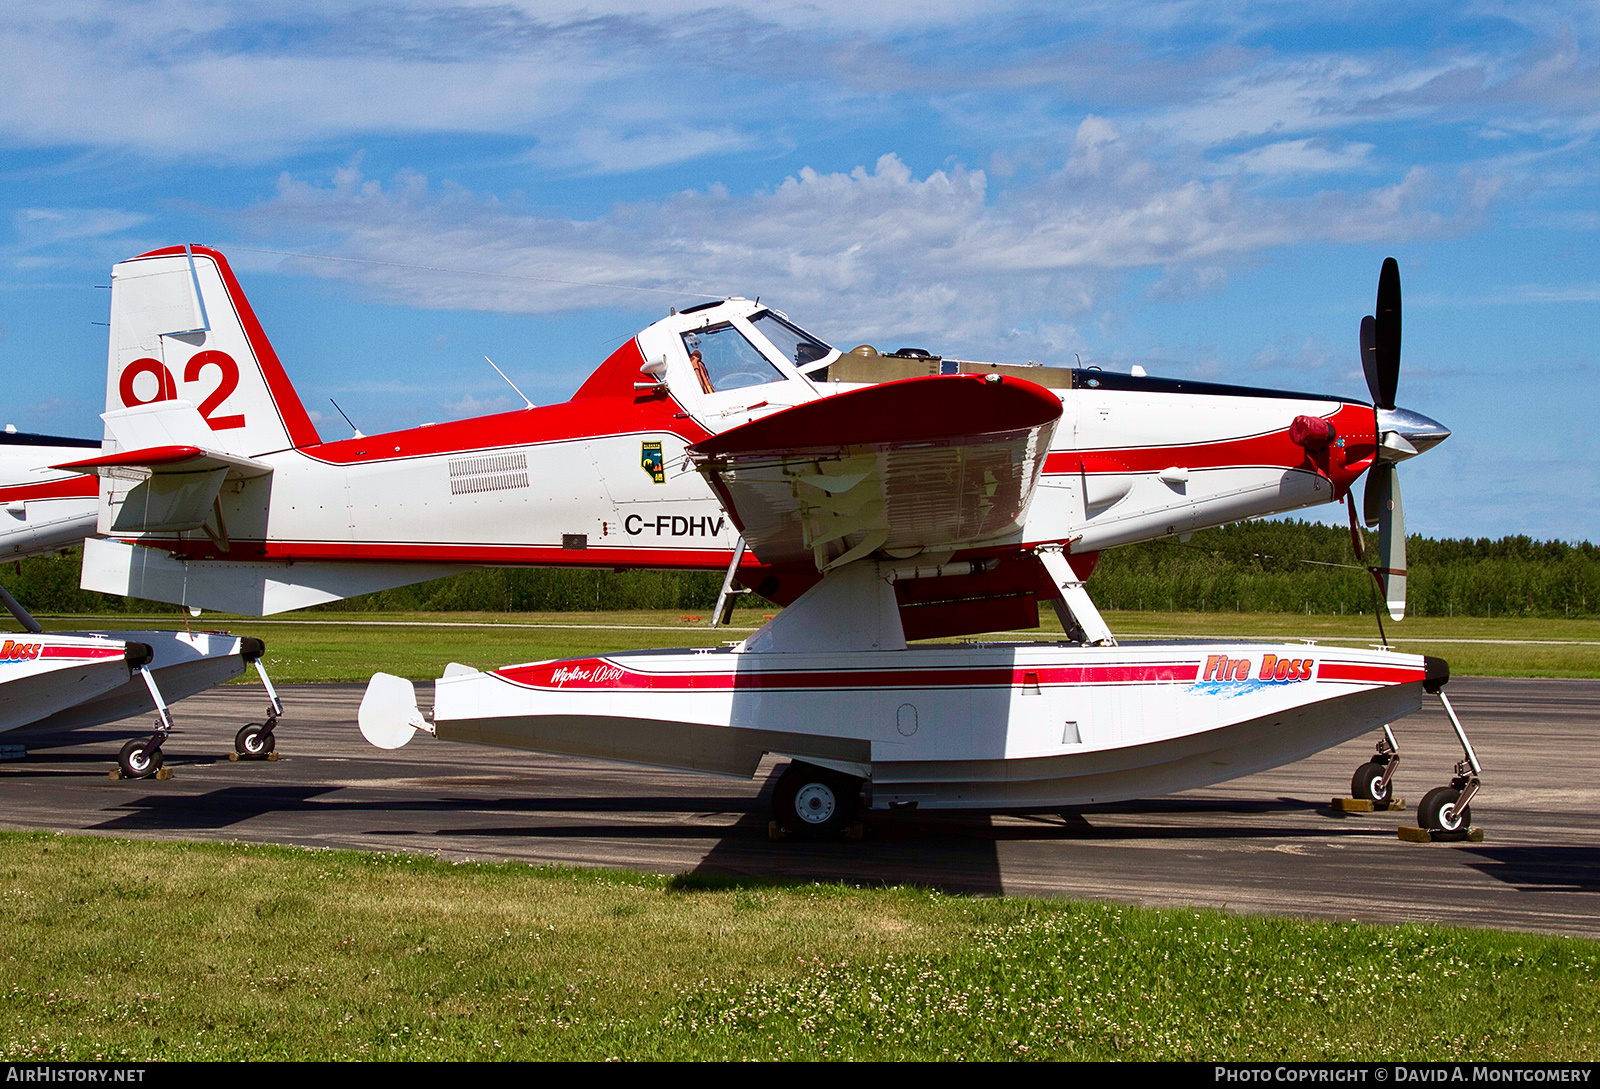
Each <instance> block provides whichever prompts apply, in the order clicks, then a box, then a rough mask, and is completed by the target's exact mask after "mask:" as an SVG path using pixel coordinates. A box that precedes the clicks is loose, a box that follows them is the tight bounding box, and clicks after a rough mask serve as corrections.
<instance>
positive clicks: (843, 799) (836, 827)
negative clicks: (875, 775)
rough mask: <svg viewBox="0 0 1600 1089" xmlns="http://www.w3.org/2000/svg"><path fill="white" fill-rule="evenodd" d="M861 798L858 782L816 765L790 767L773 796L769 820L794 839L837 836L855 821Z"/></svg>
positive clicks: (779, 779)
mask: <svg viewBox="0 0 1600 1089" xmlns="http://www.w3.org/2000/svg"><path fill="white" fill-rule="evenodd" d="M860 795H861V780H859V779H853V778H851V777H850V776H848V775H841V774H839V773H838V772H835V771H829V770H828V769H827V768H819V767H817V766H816V765H815V764H801V763H795V764H790V765H789V768H788V770H787V771H785V772H784V773H783V774H782V775H781V776H779V777H778V784H777V786H776V787H775V788H774V790H773V792H772V816H773V819H774V820H776V821H777V822H778V824H780V825H781V826H782V827H783V828H784V829H785V830H786V831H788V832H790V833H792V834H793V835H796V836H803V837H806V838H809V839H822V838H825V837H828V836H836V835H838V834H839V833H841V832H843V831H844V830H845V829H846V828H848V827H849V826H850V823H851V822H852V821H853V820H855V817H856V810H857V809H858V808H859V801H860Z"/></svg>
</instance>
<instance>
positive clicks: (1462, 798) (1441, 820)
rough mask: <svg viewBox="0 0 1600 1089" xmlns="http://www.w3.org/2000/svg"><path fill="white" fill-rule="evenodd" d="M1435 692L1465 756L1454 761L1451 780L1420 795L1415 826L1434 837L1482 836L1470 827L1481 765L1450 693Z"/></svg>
mask: <svg viewBox="0 0 1600 1089" xmlns="http://www.w3.org/2000/svg"><path fill="white" fill-rule="evenodd" d="M1438 696H1439V702H1440V703H1442V704H1443V705H1444V712H1445V714H1446V715H1448V716H1449V717H1450V725H1451V726H1452V727H1453V728H1454V729H1455V732H1456V738H1457V739H1458V740H1459V741H1460V742H1461V752H1462V755H1463V756H1465V759H1464V760H1462V761H1461V762H1460V763H1459V764H1457V765H1456V774H1455V778H1453V779H1451V780H1450V785H1449V786H1447V787H1434V788H1433V789H1432V790H1430V791H1428V793H1426V794H1424V795H1423V796H1422V804H1421V805H1419V806H1417V827H1418V828H1420V829H1421V830H1422V831H1423V832H1424V833H1426V834H1427V836H1428V837H1429V838H1430V839H1434V840H1461V839H1482V838H1483V833H1482V832H1480V831H1478V830H1477V829H1476V828H1473V827H1472V799H1473V798H1475V797H1476V796H1477V794H1478V790H1479V788H1480V787H1481V786H1482V785H1483V784H1482V781H1481V780H1480V779H1479V776H1480V775H1482V774H1483V768H1482V767H1481V766H1479V764H1478V754H1477V753H1475V752H1473V751H1472V742H1470V741H1468V740H1467V731H1466V730H1464V729H1462V727H1461V720H1460V719H1459V718H1457V717H1456V709H1455V708H1454V707H1452V706H1450V699H1449V697H1448V696H1446V695H1445V694H1444V693H1443V692H1442V691H1441V692H1439V693H1438Z"/></svg>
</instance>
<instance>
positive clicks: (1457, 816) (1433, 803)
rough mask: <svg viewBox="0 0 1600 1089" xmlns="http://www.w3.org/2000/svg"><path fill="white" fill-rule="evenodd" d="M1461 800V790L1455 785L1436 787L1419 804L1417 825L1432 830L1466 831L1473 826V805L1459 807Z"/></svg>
mask: <svg viewBox="0 0 1600 1089" xmlns="http://www.w3.org/2000/svg"><path fill="white" fill-rule="evenodd" d="M1460 800H1461V792H1460V791H1459V790H1457V789H1456V788H1455V787H1434V788H1433V789H1432V790H1430V791H1428V793H1426V794H1424V795H1423V796H1422V804H1421V805H1419V806H1417V825H1418V826H1419V827H1422V828H1425V829H1427V830H1428V831H1430V832H1465V831H1466V830H1467V829H1469V828H1471V827H1472V807H1471V806H1470V805H1467V806H1462V807H1460V808H1459V809H1458V808H1457V807H1456V803H1457V802H1459V801H1460Z"/></svg>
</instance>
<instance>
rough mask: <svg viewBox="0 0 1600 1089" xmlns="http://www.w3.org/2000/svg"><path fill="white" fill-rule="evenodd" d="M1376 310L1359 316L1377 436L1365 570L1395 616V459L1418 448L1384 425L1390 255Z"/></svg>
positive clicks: (1393, 348) (1394, 324)
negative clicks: (1370, 557)
mask: <svg viewBox="0 0 1600 1089" xmlns="http://www.w3.org/2000/svg"><path fill="white" fill-rule="evenodd" d="M1376 310H1377V313H1375V314H1373V315H1370V316H1368V317H1365V318H1363V319H1361V368H1362V370H1363V371H1365V372H1366V376H1367V389H1368V391H1369V392H1371V394H1372V406H1373V407H1372V411H1373V416H1374V419H1375V421H1376V424H1375V426H1376V433H1377V436H1378V453H1377V457H1376V458H1375V459H1374V460H1373V463H1372V468H1371V469H1369V470H1368V471H1367V488H1366V493H1365V494H1364V496H1363V497H1362V515H1363V520H1364V521H1365V522H1366V524H1367V526H1368V527H1369V528H1370V527H1373V526H1376V527H1377V529H1378V564H1377V566H1376V567H1373V568H1371V571H1372V573H1373V574H1374V575H1375V576H1377V579H1378V582H1379V584H1380V585H1381V586H1382V587H1383V595H1384V599H1385V601H1386V602H1387V603H1388V606H1389V615H1390V616H1391V617H1393V618H1394V619H1395V620H1400V619H1402V618H1403V617H1404V616H1405V614H1406V520H1405V513H1404V511H1403V510H1402V508H1401V505H1400V476H1399V473H1398V472H1397V471H1396V467H1395V463H1396V462H1397V461H1400V460H1401V459H1403V458H1407V457H1411V456H1412V455H1414V454H1416V453H1417V452H1418V450H1417V447H1416V446H1415V445H1414V444H1413V443H1411V442H1410V441H1408V439H1407V436H1406V435H1405V434H1403V433H1402V432H1401V431H1400V430H1399V429H1398V428H1397V427H1395V426H1390V427H1388V428H1386V427H1385V424H1386V423H1388V424H1393V423H1395V421H1394V420H1393V419H1390V420H1386V419H1385V416H1386V414H1389V415H1391V416H1393V415H1394V414H1395V403H1394V398H1395V392H1396V390H1397V389H1398V388H1399V385H1400V265H1399V263H1398V262H1396V261H1395V259H1394V258H1393V257H1386V258H1384V262H1383V271H1382V272H1380V273H1379V274H1378V300H1377V306H1376ZM1429 422H1430V423H1431V422H1432V421H1429ZM1435 426H1437V425H1435ZM1440 430H1442V429H1440ZM1444 434H1446V435H1448V434H1449V432H1448V431H1446V432H1444ZM1441 438H1442V436H1441Z"/></svg>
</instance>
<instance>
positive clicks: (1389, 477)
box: [1365, 462, 1406, 620]
mask: <svg viewBox="0 0 1600 1089" xmlns="http://www.w3.org/2000/svg"><path fill="white" fill-rule="evenodd" d="M1365 498H1366V507H1367V513H1368V514H1369V515H1370V514H1371V513H1372V508H1373V507H1374V506H1376V507H1377V514H1378V566H1376V567H1374V568H1372V569H1371V570H1372V573H1373V574H1374V575H1375V576H1377V579H1378V584H1379V585H1380V586H1382V587H1383V596H1384V600H1385V601H1386V602H1387V603H1388V605H1389V616H1390V617H1391V618H1392V619H1394V620H1403V619H1405V615H1406V519H1405V513H1404V511H1403V510H1402V508H1401V505H1400V474H1399V473H1398V472H1397V471H1396V470H1395V467H1394V466H1393V465H1392V464H1390V463H1388V462H1379V463H1377V464H1376V465H1374V466H1373V467H1372V468H1371V469H1369V470H1367V492H1366V497H1365ZM1369 524H1370V523H1369Z"/></svg>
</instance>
